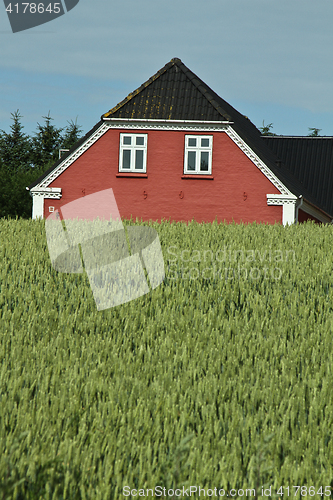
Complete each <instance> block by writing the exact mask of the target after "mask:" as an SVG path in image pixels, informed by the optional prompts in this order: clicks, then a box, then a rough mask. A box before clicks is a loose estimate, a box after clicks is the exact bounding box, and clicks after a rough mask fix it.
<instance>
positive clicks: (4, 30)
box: [0, 0, 333, 135]
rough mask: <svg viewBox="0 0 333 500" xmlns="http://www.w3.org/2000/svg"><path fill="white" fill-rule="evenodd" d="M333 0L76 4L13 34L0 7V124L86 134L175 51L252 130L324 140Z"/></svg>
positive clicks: (332, 104)
mask: <svg viewBox="0 0 333 500" xmlns="http://www.w3.org/2000/svg"><path fill="white" fill-rule="evenodd" d="M332 23H333V0H318V1H314V0H274V1H273V0H205V2H203V1H201V2H199V1H198V0H168V1H167V2H162V1H161V0H140V1H139V2H138V1H134V0H113V1H112V0H80V2H79V4H78V5H77V6H76V7H75V8H74V9H72V10H71V11H70V12H68V13H66V15H64V16H61V17H59V18H58V19H55V20H54V21H51V22H49V23H47V24H44V25H42V26H39V27H37V28H33V29H30V30H26V31H22V32H19V33H14V34H13V33H12V32H11V28H10V24H9V20H8V18H7V15H6V12H5V7H4V5H2V2H1V4H0V129H4V130H6V131H8V130H9V126H10V123H11V120H10V113H12V112H14V111H15V110H17V109H19V110H20V113H21V115H23V119H22V123H23V125H24V127H25V129H24V130H25V132H26V133H28V134H32V133H33V132H34V131H35V130H36V126H37V122H42V121H43V119H42V116H45V115H47V114H48V112H49V111H50V114H51V116H52V117H53V118H54V124H55V125H56V126H58V127H64V126H66V124H67V121H68V120H75V119H76V118H77V121H78V123H79V124H80V125H81V126H82V128H83V131H84V133H86V132H88V130H89V129H90V128H91V127H93V126H94V125H95V123H97V122H98V121H99V119H100V116H101V114H102V113H105V112H106V111H108V110H109V109H110V108H112V107H113V106H114V105H115V104H117V103H118V102H119V101H121V100H122V99H124V97H126V96H127V95H128V94H129V93H130V92H131V91H133V90H134V89H136V88H137V87H138V86H140V85H141V83H143V82H144V81H146V80H147V79H148V78H149V77H150V76H152V75H153V74H154V73H155V72H156V71H157V70H159V69H160V68H161V67H163V66H164V65H165V64H166V63H167V62H168V61H170V59H172V58H173V57H179V58H180V59H181V60H182V61H183V62H184V63H185V64H186V66H188V67H189V68H190V69H191V70H192V71H193V72H194V73H196V74H197V75H198V76H199V77H200V78H201V79H202V80H204V81H205V82H206V83H207V84H208V85H209V86H210V87H212V88H213V89H214V90H215V92H217V93H218V94H219V95H220V96H221V97H222V98H224V99H225V100H226V101H228V102H229V103H230V104H231V105H232V106H234V107H235V108H236V109H237V110H238V111H240V112H241V113H243V114H244V115H246V116H248V117H249V118H250V120H251V121H252V122H253V123H254V124H255V125H256V126H257V127H260V126H261V125H262V121H263V120H265V123H266V124H267V123H273V132H275V133H277V134H282V135H307V134H308V132H309V131H308V128H309V127H316V128H320V129H322V131H321V134H322V135H333V85H332V84H333V64H332V63H333V29H332Z"/></svg>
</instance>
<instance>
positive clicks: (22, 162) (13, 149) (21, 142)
mask: <svg viewBox="0 0 333 500" xmlns="http://www.w3.org/2000/svg"><path fill="white" fill-rule="evenodd" d="M11 115H12V120H13V123H12V125H11V126H10V132H9V133H8V134H7V133H6V132H5V131H4V130H1V131H0V160H1V164H2V170H3V169H6V170H7V171H8V173H10V174H11V175H15V174H17V173H19V172H26V171H28V170H29V169H30V167H31V139H30V138H29V137H28V136H27V135H26V134H24V133H23V125H22V124H21V121H20V120H21V118H22V116H21V115H20V113H19V110H17V111H15V113H11Z"/></svg>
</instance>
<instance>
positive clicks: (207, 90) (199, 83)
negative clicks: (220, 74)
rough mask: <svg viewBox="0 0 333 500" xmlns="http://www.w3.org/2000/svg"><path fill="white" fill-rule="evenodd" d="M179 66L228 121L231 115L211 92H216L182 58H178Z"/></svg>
mask: <svg viewBox="0 0 333 500" xmlns="http://www.w3.org/2000/svg"><path fill="white" fill-rule="evenodd" d="M176 61H177V63H178V64H177V66H178V67H179V68H180V69H181V70H182V71H183V73H184V74H185V75H186V76H187V78H188V79H189V80H190V81H191V83H193V85H194V86H195V87H196V89H197V90H199V92H200V93H201V94H202V95H203V96H204V97H205V98H206V99H207V101H208V102H209V103H210V104H211V105H212V106H213V108H215V109H216V111H217V112H218V113H220V115H221V116H222V117H223V118H226V119H227V120H228V121H230V120H231V116H230V115H229V114H228V113H227V112H226V111H225V110H224V109H223V108H221V106H220V105H219V103H218V102H217V101H216V100H215V98H214V96H213V95H212V94H211V93H210V92H212V93H213V94H215V92H214V91H213V90H212V89H211V88H210V87H209V86H208V85H207V84H206V83H205V82H204V81H203V80H201V78H199V77H198V76H197V75H196V74H195V73H193V71H191V70H190V69H189V68H188V67H187V66H185V64H184V63H183V62H182V61H181V60H180V59H176Z"/></svg>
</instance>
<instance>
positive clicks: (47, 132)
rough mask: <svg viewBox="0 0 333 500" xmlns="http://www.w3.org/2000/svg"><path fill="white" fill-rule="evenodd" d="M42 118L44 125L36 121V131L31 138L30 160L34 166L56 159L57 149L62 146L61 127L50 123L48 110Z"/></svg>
mask: <svg viewBox="0 0 333 500" xmlns="http://www.w3.org/2000/svg"><path fill="white" fill-rule="evenodd" d="M43 118H44V120H45V123H44V125H40V124H39V123H37V132H36V133H35V137H33V139H32V161H33V164H34V166H39V167H41V166H46V165H47V164H49V163H50V162H55V161H57V159H58V155H59V149H61V146H62V136H61V133H62V131H63V129H62V128H57V127H55V126H54V125H52V123H51V121H52V120H53V118H51V116H50V112H49V114H48V115H47V116H43Z"/></svg>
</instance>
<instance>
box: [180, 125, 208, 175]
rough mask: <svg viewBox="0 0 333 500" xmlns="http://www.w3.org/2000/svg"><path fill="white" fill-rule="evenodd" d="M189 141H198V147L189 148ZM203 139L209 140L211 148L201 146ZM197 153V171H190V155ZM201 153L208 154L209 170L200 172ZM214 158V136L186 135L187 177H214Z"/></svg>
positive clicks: (185, 162) (185, 161)
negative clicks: (191, 152) (192, 152)
mask: <svg viewBox="0 0 333 500" xmlns="http://www.w3.org/2000/svg"><path fill="white" fill-rule="evenodd" d="M189 139H196V140H197V144H196V146H189ZM201 139H209V146H201ZM190 151H195V152H196V162H195V170H189V169H188V153H189V152H190ZM201 152H208V153H209V155H208V170H200V159H201ZM212 156H213V136H212V135H192V134H191V135H185V154H184V174H185V175H192V174H193V175H212Z"/></svg>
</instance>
